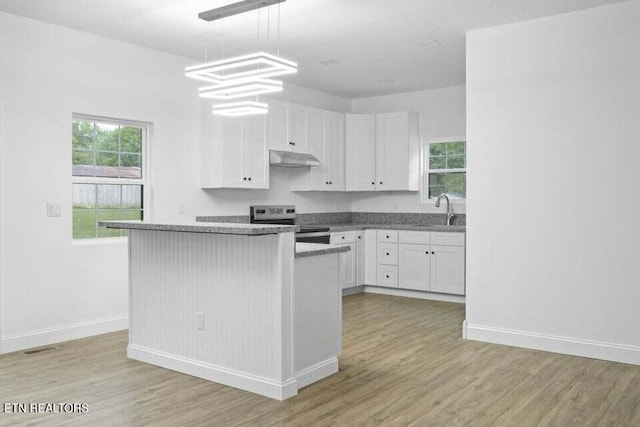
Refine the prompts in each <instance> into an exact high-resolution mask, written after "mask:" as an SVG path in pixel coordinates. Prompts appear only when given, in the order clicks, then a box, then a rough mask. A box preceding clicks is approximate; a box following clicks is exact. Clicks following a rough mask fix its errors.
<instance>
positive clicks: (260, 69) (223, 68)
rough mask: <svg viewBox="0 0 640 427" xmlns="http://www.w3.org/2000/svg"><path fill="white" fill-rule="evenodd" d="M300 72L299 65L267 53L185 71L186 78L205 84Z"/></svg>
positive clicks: (210, 63)
mask: <svg viewBox="0 0 640 427" xmlns="http://www.w3.org/2000/svg"><path fill="white" fill-rule="evenodd" d="M297 72H298V64H296V63H295V62H293V61H289V60H287V59H284V58H280V57H277V56H275V55H271V54H269V53H266V52H256V53H252V54H249V55H243V56H236V57H235V58H229V59H223V60H220V61H214V62H209V63H207V64H201V65H193V66H191V67H187V68H186V69H185V72H184V74H185V76H187V77H191V78H192V79H196V80H202V81H205V82H210V83H215V84H223V83H229V82H233V83H236V84H238V83H242V82H250V81H254V80H256V79H264V78H266V77H276V76H283V75H286V74H295V73H297Z"/></svg>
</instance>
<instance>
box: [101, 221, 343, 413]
mask: <svg viewBox="0 0 640 427" xmlns="http://www.w3.org/2000/svg"><path fill="white" fill-rule="evenodd" d="M99 224H100V225H101V226H104V227H108V228H118V229H126V230H128V233H129V302H130V304H129V345H128V347H127V355H128V357H129V358H131V359H135V360H139V361H143V362H147V363H150V364H154V365H157V366H161V367H164V368H168V369H172V370H175V371H178V372H182V373H185V374H189V375H193V376H197V377H200V378H204V379H207V380H211V381H215V382H218V383H221V384H225V385H228V386H232V387H236V388H239V389H242V390H246V391H251V392H254V393H258V394H261V395H264V396H268V397H271V398H275V399H280V400H282V399H286V398H289V397H291V396H293V395H295V394H296V393H297V391H298V389H299V388H301V387H304V386H306V385H308V384H311V383H313V382H315V381H318V380H320V379H322V378H324V377H326V376H328V375H331V374H333V373H335V372H337V371H338V359H337V356H338V355H339V354H340V352H341V350H342V319H341V312H342V299H341V283H340V277H341V275H340V265H341V263H340V253H341V252H345V251H348V250H349V248H348V247H344V246H334V245H308V244H307V245H303V244H301V245H300V247H299V250H298V251H297V253H296V244H295V241H294V232H295V231H296V226H290V225H255V224H230V223H206V224H203V223H188V224H160V223H149V222H141V221H120V222H117V221H104V222H100V223H99Z"/></svg>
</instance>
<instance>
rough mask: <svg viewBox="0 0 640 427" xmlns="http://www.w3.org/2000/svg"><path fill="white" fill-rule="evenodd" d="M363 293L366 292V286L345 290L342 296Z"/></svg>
mask: <svg viewBox="0 0 640 427" xmlns="http://www.w3.org/2000/svg"><path fill="white" fill-rule="evenodd" d="M362 292H364V286H355V287H353V288H345V289H343V290H342V296H343V297H346V296H347V295H353V294H361V293H362Z"/></svg>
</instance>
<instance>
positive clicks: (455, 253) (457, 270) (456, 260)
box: [430, 245, 465, 295]
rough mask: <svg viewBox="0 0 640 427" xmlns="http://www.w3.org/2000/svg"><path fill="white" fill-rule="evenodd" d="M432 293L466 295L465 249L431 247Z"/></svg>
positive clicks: (457, 247)
mask: <svg viewBox="0 0 640 427" xmlns="http://www.w3.org/2000/svg"><path fill="white" fill-rule="evenodd" d="M431 252H432V256H431V287H430V290H431V292H440V293H443V294H457V295H464V293H465V288H464V278H465V274H464V268H465V260H464V252H465V250H464V247H459V246H436V245H432V246H431Z"/></svg>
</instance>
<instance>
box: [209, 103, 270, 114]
mask: <svg viewBox="0 0 640 427" xmlns="http://www.w3.org/2000/svg"><path fill="white" fill-rule="evenodd" d="M211 112H212V113H213V114H215V115H218V116H227V117H238V116H250V115H254V114H267V113H268V112H269V105H268V104H267V103H265V102H256V101H240V102H231V103H228V104H214V105H213V106H212V107H211Z"/></svg>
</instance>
